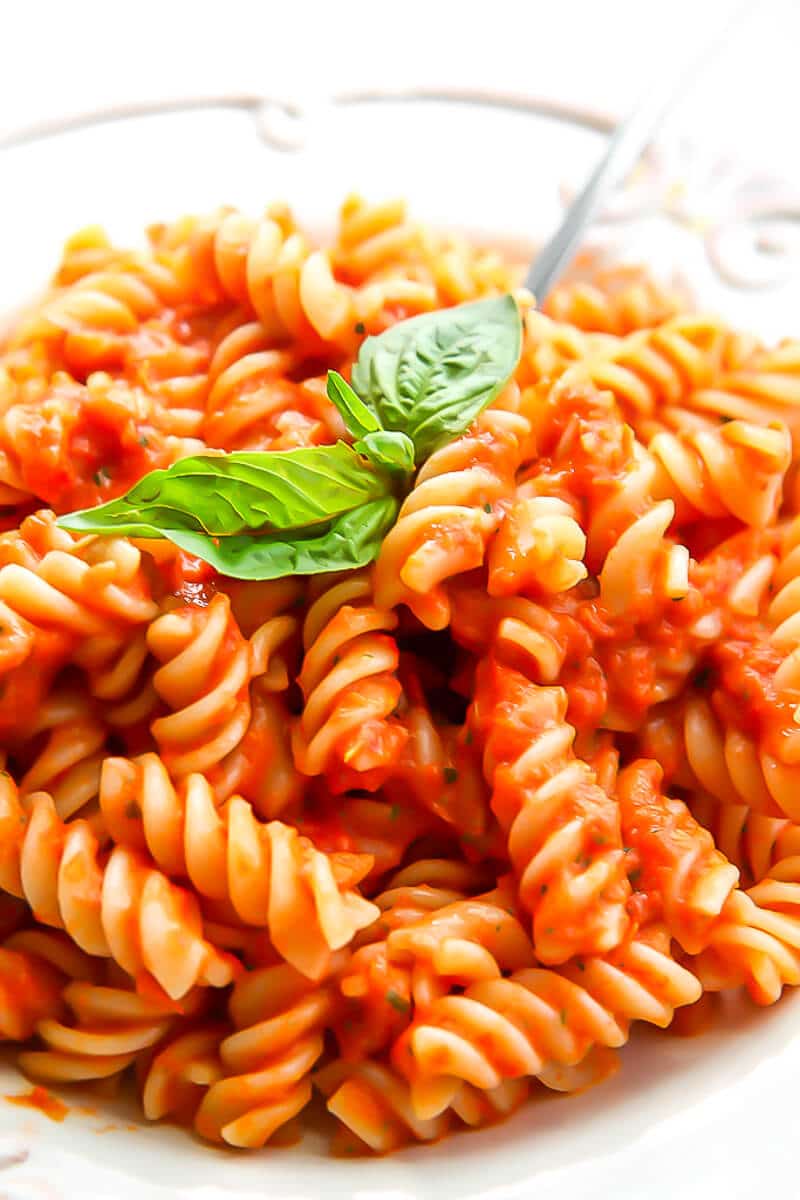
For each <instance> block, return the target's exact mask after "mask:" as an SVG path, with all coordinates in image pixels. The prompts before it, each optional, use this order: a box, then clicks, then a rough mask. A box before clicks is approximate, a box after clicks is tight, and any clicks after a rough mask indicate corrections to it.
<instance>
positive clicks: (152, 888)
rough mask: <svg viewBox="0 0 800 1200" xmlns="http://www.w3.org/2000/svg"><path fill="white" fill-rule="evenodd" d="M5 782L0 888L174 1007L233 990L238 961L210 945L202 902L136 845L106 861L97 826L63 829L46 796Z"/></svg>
mask: <svg viewBox="0 0 800 1200" xmlns="http://www.w3.org/2000/svg"><path fill="white" fill-rule="evenodd" d="M0 782H2V784H3V787H2V788H0V828H2V830H3V833H4V837H3V855H2V862H1V863H0V887H2V889H3V890H4V891H7V892H10V893H11V895H12V896H19V897H21V898H23V897H24V899H26V900H27V901H28V903H29V904H30V906H31V909H32V911H33V914H34V916H35V917H36V919H37V921H38V922H40V924H42V925H48V926H51V927H53V928H55V929H65V930H66V932H67V933H68V934H69V936H70V937H71V938H72V940H73V941H74V942H75V943H76V944H77V945H78V946H80V948H81V949H82V950H84V951H85V952H86V953H87V954H91V955H96V956H99V957H101V958H112V959H113V960H114V961H115V962H116V963H118V964H119V966H121V967H122V968H123V970H124V971H126V972H127V973H128V974H129V975H130V976H132V977H133V978H134V979H135V978H137V977H140V976H144V975H145V973H147V972H149V974H150V975H152V976H153V978H154V979H155V980H156V981H157V982H158V983H159V984H160V986H161V987H162V988H163V989H164V991H165V992H166V993H167V995H168V996H170V997H171V998H172V999H179V998H180V997H181V996H184V995H185V994H186V993H187V992H188V991H189V990H190V989H191V988H192V987H194V986H195V984H205V985H208V986H211V987H224V986H225V985H226V984H228V983H230V981H231V979H232V978H233V974H234V963H233V961H232V960H231V959H230V958H228V957H226V956H225V955H222V954H220V953H219V952H218V951H217V950H216V949H215V948H214V947H213V946H212V945H211V944H210V943H209V942H207V941H206V939H205V938H204V937H203V930H202V919H201V915H200V909H199V905H198V903H197V900H196V898H195V897H194V896H192V895H191V894H190V893H188V892H186V891H184V890H183V889H181V888H178V887H176V886H175V885H174V884H172V883H171V882H170V881H169V880H168V879H167V877H166V876H165V875H164V874H162V873H161V872H160V871H157V870H155V869H154V868H153V866H152V864H151V863H150V862H149V861H148V860H147V859H146V858H144V857H143V856H142V855H140V854H137V853H136V852H135V851H133V850H130V849H128V848H127V847H123V846H116V847H115V848H114V849H113V850H112V851H111V853H110V855H108V856H106V854H105V853H104V852H103V851H102V850H101V848H100V845H99V843H98V839H97V837H96V835H95V833H94V831H93V829H92V827H91V825H90V824H89V823H88V822H87V821H85V820H74V821H71V822H69V823H68V824H64V822H62V821H61V819H60V818H59V816H58V813H57V812H56V809H55V806H54V805H53V801H52V800H51V798H50V797H49V796H48V795H47V793H46V792H36V793H33V794H32V795H31V796H29V797H27V798H24V799H20V798H19V797H18V795H17V793H16V788H15V787H14V785H13V783H12V781H11V780H10V778H8V777H6V778H2V779H0Z"/></svg>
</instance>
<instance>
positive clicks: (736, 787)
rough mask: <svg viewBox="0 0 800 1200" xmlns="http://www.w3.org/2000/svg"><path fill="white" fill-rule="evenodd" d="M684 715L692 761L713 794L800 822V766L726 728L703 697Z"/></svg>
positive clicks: (693, 700)
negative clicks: (776, 755)
mask: <svg viewBox="0 0 800 1200" xmlns="http://www.w3.org/2000/svg"><path fill="white" fill-rule="evenodd" d="M681 716H682V723H683V729H682V734H683V739H684V747H685V754H686V760H687V763H688V765H689V767H690V769H691V771H692V773H693V775H694V778H695V780H696V781H697V782H698V783H699V785H700V786H701V787H702V788H703V789H704V790H705V791H706V792H708V793H709V795H711V796H713V797H714V799H715V800H718V801H721V802H723V803H729V804H746V805H747V807H748V808H750V809H752V810H753V811H755V812H759V813H763V814H764V815H765V816H773V817H780V816H784V817H787V818H788V819H789V820H790V821H792V822H798V821H800V792H799V791H798V787H799V786H800V766H798V765H797V764H787V763H782V762H780V761H779V760H778V759H777V758H776V757H775V756H774V755H772V754H769V753H767V751H766V750H764V749H762V748H760V747H759V746H758V744H757V742H756V741H754V740H753V739H752V738H751V737H749V736H748V735H747V734H746V733H743V732H742V731H741V730H739V729H736V728H734V727H727V726H725V725H723V724H722V722H721V721H720V720H719V719H718V717H717V716H716V714H715V713H714V712H713V710H712V708H711V706H710V705H709V704H708V702H707V701H706V700H704V699H703V698H702V697H700V696H696V695H695V696H689V697H688V698H687V700H686V701H685V704H684V705H683V708H682V713H681Z"/></svg>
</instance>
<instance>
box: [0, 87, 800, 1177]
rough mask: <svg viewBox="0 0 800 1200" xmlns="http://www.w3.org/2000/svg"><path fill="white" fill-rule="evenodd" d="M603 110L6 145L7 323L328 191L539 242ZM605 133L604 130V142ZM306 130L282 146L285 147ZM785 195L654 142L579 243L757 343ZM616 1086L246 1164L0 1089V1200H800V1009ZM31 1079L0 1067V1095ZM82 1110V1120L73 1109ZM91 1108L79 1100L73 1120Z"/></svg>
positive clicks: (468, 112) (781, 320)
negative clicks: (239, 210) (221, 211)
mask: <svg viewBox="0 0 800 1200" xmlns="http://www.w3.org/2000/svg"><path fill="white" fill-rule="evenodd" d="M602 129H603V122H602V121H600V120H598V119H595V118H592V117H591V115H585V114H584V115H582V114H574V113H573V114H570V113H563V112H562V113H553V112H551V113H550V115H547V114H545V113H543V111H542V108H541V106H537V105H535V104H534V105H531V104H528V103H527V102H521V103H519V102H518V103H514V104H509V103H505V104H504V103H497V102H496V101H495V102H492V103H487V102H486V101H485V100H484V102H482V103H475V102H470V103H466V102H464V100H463V99H462V100H456V99H453V98H452V97H451V98H450V99H449V100H441V99H440V100H435V99H431V98H428V99H425V100H419V99H417V100H414V101H409V100H408V99H405V100H403V99H400V98H394V99H392V100H385V99H384V100H383V101H378V100H377V99H376V98H374V97H373V98H372V99H369V100H367V99H364V98H356V97H350V98H349V101H348V102H347V103H339V104H337V105H336V106H334V107H332V108H330V109H326V110H320V111H318V112H315V113H311V114H304V115H303V117H302V118H301V119H299V120H298V119H293V118H292V117H291V115H290V114H287V113H286V112H285V111H283V110H282V109H281V108H280V106H274V105H273V106H268V107H267V108H266V109H265V108H263V107H261V106H260V105H259V104H258V103H256V102H254V101H251V100H249V99H248V98H242V100H241V103H240V106H239V107H238V108H231V107H225V106H221V105H217V106H214V107H203V108H199V109H197V108H191V107H189V108H187V110H186V111H182V112H173V113H170V114H165V113H159V114H156V115H152V116H147V117H137V118H133V119H128V120H125V121H123V122H118V123H105V124H104V123H100V124H90V125H88V126H87V125H80V126H78V127H77V128H75V129H73V130H72V131H71V132H68V133H64V132H61V133H58V134H57V135H56V136H51V137H47V138H45V139H43V140H42V139H34V140H32V141H25V140H21V141H20V142H19V144H17V145H14V146H7V147H6V148H5V149H2V147H0V149H2V153H0V165H2V168H3V170H2V177H3V181H4V185H3V189H2V200H0V205H2V215H3V220H2V221H0V312H2V311H3V309H10V308H13V307H14V306H15V305H16V304H17V303H19V302H20V301H21V300H22V299H24V298H26V297H27V296H30V295H31V294H33V293H35V292H36V291H37V289H38V288H39V287H40V286H41V285H42V283H43V282H44V281H45V279H46V278H47V275H48V273H49V271H50V270H51V269H52V267H53V265H54V263H55V262H56V260H57V255H58V250H59V246H60V244H61V242H62V241H63V238H64V237H65V236H66V235H67V234H68V233H70V232H72V231H73V230H75V229H76V228H79V227H80V226H82V225H86V224H89V223H94V222H101V223H103V224H105V225H106V226H107V227H108V228H109V230H110V232H111V233H112V234H113V235H114V236H115V237H118V238H120V239H124V238H128V239H130V238H137V239H138V238H139V237H140V236H141V235H140V231H141V229H142V227H143V226H144V225H146V224H147V223H149V222H151V221H155V220H162V219H168V218H170V217H173V216H176V215H178V214H179V213H181V212H186V211H202V210H204V209H208V208H213V207H215V206H216V205H217V204H219V203H223V202H224V203H232V204H236V205H239V206H241V207H243V208H245V209H248V210H252V211H256V210H258V209H259V208H260V207H262V206H263V204H264V203H265V202H266V201H267V200H271V199H277V198H286V199H288V200H289V201H290V202H291V203H292V205H293V207H294V208H295V209H296V211H297V212H298V214H299V215H300V216H301V217H302V218H304V219H306V220H308V221H309V222H310V223H311V224H313V225H316V226H319V225H322V224H324V223H325V222H326V221H327V222H328V223H330V221H331V218H332V216H333V214H334V213H335V208H336V205H337V204H338V202H339V201H340V200H341V198H342V197H343V195H344V194H345V193H346V192H347V191H350V190H359V191H362V192H364V193H365V194H366V195H368V196H370V197H375V198H381V197H386V196H389V195H398V194H400V195H406V196H408V197H409V199H410V201H411V204H412V208H413V210H414V212H415V213H416V214H417V215H418V216H420V217H423V218H426V219H428V220H431V221H433V222H435V223H438V224H441V225H454V226H457V227H461V228H467V229H473V230H479V231H482V232H483V234H484V235H487V234H488V235H490V236H491V237H492V238H494V239H495V240H500V241H504V242H510V243H514V244H517V245H519V244H523V243H527V244H532V243H534V242H535V241H536V240H537V238H540V237H541V236H542V235H543V234H545V233H546V232H547V230H548V229H549V228H550V227H551V226H552V225H553V223H554V222H555V221H556V220H557V219H558V216H559V213H560V211H561V204H562V200H563V196H564V194H565V193H567V192H568V191H569V188H570V187H571V186H572V185H573V184H574V183H575V182H577V181H579V180H580V179H581V177H582V175H583V174H584V172H585V171H586V168H587V166H588V165H589V164H590V163H591V161H592V159H593V157H595V156H596V155H597V153H598V152H599V150H600V148H601V141H602V132H601V131H602ZM598 131H600V132H598ZM292 141H293V142H295V143H297V142H302V148H300V149H297V148H295V149H288V150H287V149H281V148H280V147H279V144H278V143H279V142H283V143H284V145H285V144H286V143H287V142H292ZM799 219H800V201H798V198H797V196H795V195H793V194H792V193H791V192H790V191H789V190H788V189H786V188H785V187H783V186H782V185H781V184H780V182H779V181H778V182H776V181H775V180H773V179H765V178H762V177H753V176H751V175H749V174H748V172H747V171H746V170H745V169H743V168H742V167H741V166H739V165H738V164H730V163H721V162H715V161H714V160H713V159H712V158H710V157H709V155H708V154H707V153H703V152H702V150H698V149H697V148H692V147H686V146H683V145H681V144H675V143H673V144H672V145H671V146H670V145H669V143H667V144H666V147H665V148H664V149H663V150H660V151H659V152H658V153H653V154H651V155H650V157H649V159H648V161H647V163H646V164H645V165H644V166H643V168H642V169H641V170H640V171H639V172H638V173H637V177H636V179H635V180H634V182H633V183H632V184H631V185H630V186H629V187H628V188H627V189H626V190H625V192H624V193H623V194H622V195H621V196H620V197H618V198H617V200H616V201H615V202H614V204H613V205H612V206H611V209H610V211H609V212H608V213H607V214H606V219H605V220H604V221H603V222H602V223H601V225H600V226H599V227H598V229H596V230H595V232H594V234H593V240H594V241H595V242H597V243H599V244H602V245H604V246H606V247H607V248H609V251H610V252H611V253H612V254H615V255H621V256H623V257H625V258H626V259H628V260H631V259H632V260H647V261H650V262H652V263H653V264H654V266H655V268H656V270H657V271H659V272H660V273H661V274H662V275H668V274H677V275H680V276H682V277H684V278H685V279H687V280H688V282H689V283H690V285H691V287H692V288H693V289H694V291H695V293H696V294H698V295H699V297H700V299H701V301H702V302H703V304H704V305H710V306H711V307H712V308H713V309H715V310H718V311H720V312H721V313H723V314H724V315H726V316H728V317H730V318H731V319H732V320H734V321H735V322H738V323H741V324H742V325H743V326H745V327H747V328H750V329H755V330H757V331H758V332H761V333H763V334H764V335H767V336H773V337H777V336H780V335H787V334H789V333H791V332H793V330H792V323H793V321H795V316H796V314H797V312H798V309H799V307H800V306H799V305H798V301H799V300H800V279H798V271H797V269H796V268H797V265H798V257H797V252H798V250H800V235H799V234H798V231H799V230H800V220H799ZM622 1064H623V1065H622V1069H621V1071H620V1072H619V1074H618V1075H617V1076H616V1077H615V1078H614V1079H613V1080H611V1081H610V1082H607V1083H605V1084H604V1085H601V1086H600V1087H597V1088H595V1089H592V1090H590V1091H589V1092H587V1093H585V1094H583V1095H579V1096H572V1097H566V1098H562V1097H558V1096H555V1095H551V1096H547V1097H544V1098H542V1099H541V1100H538V1101H536V1102H534V1103H532V1104H530V1105H528V1106H527V1107H526V1108H524V1109H523V1110H522V1111H520V1112H519V1113H517V1114H516V1116H515V1117H514V1118H513V1119H512V1120H511V1121H508V1122H506V1123H505V1124H503V1125H500V1126H497V1127H495V1128H493V1129H489V1130H484V1131H481V1132H477V1133H469V1134H464V1135H458V1136H456V1137H453V1138H451V1139H448V1140H446V1141H444V1142H442V1143H440V1144H438V1145H435V1146H420V1147H413V1148H410V1149H408V1150H403V1151H401V1152H399V1153H396V1154H394V1155H392V1156H390V1157H389V1158H385V1159H376V1160H368V1159H359V1160H355V1161H353V1160H343V1159H332V1158H330V1157H328V1155H327V1152H326V1148H325V1143H324V1141H323V1139H322V1138H321V1137H318V1136H317V1135H315V1134H310V1135H308V1136H307V1137H306V1138H305V1139H304V1140H303V1142H302V1143H300V1144H299V1145H297V1146H294V1147H291V1148H288V1149H267V1150H265V1151H263V1152H261V1153H257V1154H254V1155H244V1154H237V1153H235V1152H232V1151H218V1150H215V1149H213V1148H210V1147H208V1146H205V1145H202V1144H200V1143H199V1142H196V1141H194V1140H192V1138H191V1137H190V1136H188V1135H187V1134H186V1133H185V1132H184V1131H182V1130H176V1129H171V1128H169V1127H165V1126H149V1125H147V1124H146V1123H145V1122H144V1121H143V1120H142V1118H141V1117H140V1116H139V1114H138V1113H137V1111H136V1108H135V1106H134V1105H133V1104H132V1103H130V1104H128V1102H118V1101H114V1102H112V1101H99V1100H98V1099H97V1098H96V1097H89V1098H87V1097H81V1096H80V1095H75V1094H72V1095H69V1096H67V1097H66V1098H67V1101H68V1103H69V1105H70V1110H69V1115H68V1117H67V1119H66V1120H65V1121H64V1122H63V1123H55V1122H53V1121H50V1120H48V1118H46V1117H45V1116H43V1115H42V1114H40V1113H38V1112H36V1111H34V1110H31V1109H28V1108H22V1107H18V1106H15V1105H11V1104H8V1103H3V1102H2V1101H0V1197H2V1198H3V1200H56V1198H59V1200H101V1198H106V1197H108V1198H112V1197H113V1198H114V1200H134V1198H135V1200H141V1197H143V1196H144V1197H154V1198H163V1200H177V1198H178V1197H184V1196H186V1197H187V1200H188V1197H189V1196H191V1197H192V1198H193V1200H222V1197H223V1196H235V1197H242V1198H244V1197H254V1198H255V1197H263V1196H265V1195H269V1196H270V1197H271V1200H282V1198H283V1197H287V1198H288V1197H296V1198H308V1200H312V1198H313V1200H316V1198H317V1197H320V1196H326V1197H342V1198H344V1197H352V1198H357V1200H428V1198H430V1200H444V1198H447V1200H467V1198H472V1200H479V1198H480V1200H511V1198H512V1197H519V1198H527V1197H530V1196H536V1200H551V1198H552V1200H579V1198H580V1200H582V1198H583V1197H587V1198H588V1197H592V1198H593V1200H594V1198H597V1197H601V1198H606V1197H608V1198H613V1200H634V1198H635V1200H641V1198H642V1197H645V1196H646V1197H647V1200H676V1198H677V1197H680V1200H692V1198H694V1197H698V1200H699V1198H700V1197H702V1200H709V1197H711V1198H714V1197H717V1196H719V1197H722V1196H724V1197H726V1200H734V1198H738V1197H745V1196H747V1197H748V1198H749V1197H752V1196H754V1195H758V1194H762V1193H764V1194H766V1193H768V1192H770V1191H772V1192H773V1193H774V1194H776V1195H777V1194H780V1195H783V1196H794V1195H797V1194H798V1193H800V1187H798V1185H797V1184H796V1182H795V1179H796V1175H797V1172H796V1169H795V1168H794V1161H793V1160H794V1151H795V1141H794V1139H795V1137H796V1136H798V1135H799V1134H800V1116H798V1108H797V1100H796V1095H797V1088H796V1077H797V1075H798V1073H799V1072H800V999H798V998H797V997H794V996H787V997H785V998H784V1000H783V1001H782V1002H781V1003H780V1004H778V1005H777V1006H775V1008H773V1009H771V1010H765V1011H759V1010H755V1009H754V1008H752V1006H745V1005H744V1003H743V1002H739V1001H733V1002H731V1003H730V1004H729V1005H728V1006H727V1008H726V1011H725V1014H724V1019H722V1020H721V1021H720V1023H719V1025H718V1026H717V1027H715V1029H714V1031H713V1032H709V1033H706V1034H704V1035H702V1036H699V1037H696V1038H691V1039H680V1038H677V1037H674V1036H671V1035H669V1034H661V1033H656V1032H655V1031H650V1030H643V1031H641V1032H640V1031H637V1032H636V1034H635V1036H634V1038H633V1041H632V1044H631V1045H630V1046H629V1047H627V1048H626V1049H625V1050H624V1051H623V1053H622ZM26 1087H27V1085H26V1084H25V1082H24V1081H23V1080H22V1079H21V1078H20V1076H19V1075H18V1074H17V1073H16V1071H15V1070H14V1069H13V1067H4V1066H0V1095H4V1094H11V1093H20V1092H23V1091H24V1090H25V1089H26ZM82 1109H83V1110H82ZM85 1109H88V1110H89V1111H85Z"/></svg>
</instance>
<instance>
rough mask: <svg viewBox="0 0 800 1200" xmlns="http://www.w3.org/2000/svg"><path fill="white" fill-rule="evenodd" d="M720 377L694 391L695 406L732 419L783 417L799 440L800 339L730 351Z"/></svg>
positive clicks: (780, 419)
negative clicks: (798, 340) (734, 351)
mask: <svg viewBox="0 0 800 1200" xmlns="http://www.w3.org/2000/svg"><path fill="white" fill-rule="evenodd" d="M726 360H727V361H725V362H724V364H723V365H724V368H725V369H724V370H722V371H721V372H720V373H719V374H718V375H717V377H716V378H714V379H713V380H709V382H708V383H707V384H706V385H704V386H703V387H700V388H699V389H698V390H697V391H695V392H694V394H693V395H692V400H691V402H692V407H693V408H694V409H696V410H698V411H701V412H708V413H712V414H715V415H717V416H720V417H726V418H728V419H729V420H742V421H753V422H755V423H756V424H759V423H760V424H765V423H766V422H767V421H771V420H772V421H783V422H785V424H786V425H788V427H789V429H790V430H791V432H792V438H793V440H794V441H795V444H796V442H797V438H798V435H800V408H798V406H799V405H800V343H798V342H797V341H796V340H793V339H787V340H786V341H784V342H781V343H780V344H779V345H778V346H776V347H775V348H774V349H764V348H763V347H760V346H757V345H756V346H750V347H746V348H745V349H744V350H742V349H739V350H738V353H737V354H735V355H733V354H727V355H726Z"/></svg>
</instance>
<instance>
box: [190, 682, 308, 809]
mask: <svg viewBox="0 0 800 1200" xmlns="http://www.w3.org/2000/svg"><path fill="white" fill-rule="evenodd" d="M275 669H276V671H279V670H280V669H281V666H280V661H278V662H277V663H276V664H275ZM291 725H292V718H291V716H290V713H289V709H288V707H287V705H286V702H285V700H284V698H283V697H282V696H280V695H278V694H277V693H275V692H270V691H267V690H265V688H264V686H263V679H262V678H258V679H256V680H255V681H254V682H253V684H252V685H251V688H250V721H249V724H248V726H247V729H246V730H245V733H244V736H243V737H242V739H241V741H240V742H239V743H238V745H237V746H236V747H235V748H234V749H233V750H231V751H230V753H229V754H227V755H226V756H225V757H224V758H223V759H221V761H220V762H219V763H218V764H217V765H216V766H215V767H213V768H212V769H211V770H210V771H208V772H207V773H206V774H207V778H208V780H209V782H210V783H211V784H212V786H213V788H214V791H215V792H216V794H217V797H218V798H219V799H220V800H227V799H228V798H229V797H230V796H233V795H237V796H243V797H244V799H245V800H248V801H249V802H250V803H251V804H252V806H253V809H254V811H255V812H256V813H257V814H258V816H259V817H262V818H264V819H271V818H274V817H278V816H280V814H281V813H282V812H283V811H284V810H285V809H287V808H291V807H293V806H294V805H295V804H296V803H297V802H298V801H300V800H301V798H302V796H303V792H304V789H305V785H306V783H307V780H306V778H305V777H304V776H303V775H301V774H300V772H299V771H298V769H297V767H296V766H295V763H294V758H293V756H292V745H291Z"/></svg>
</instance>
